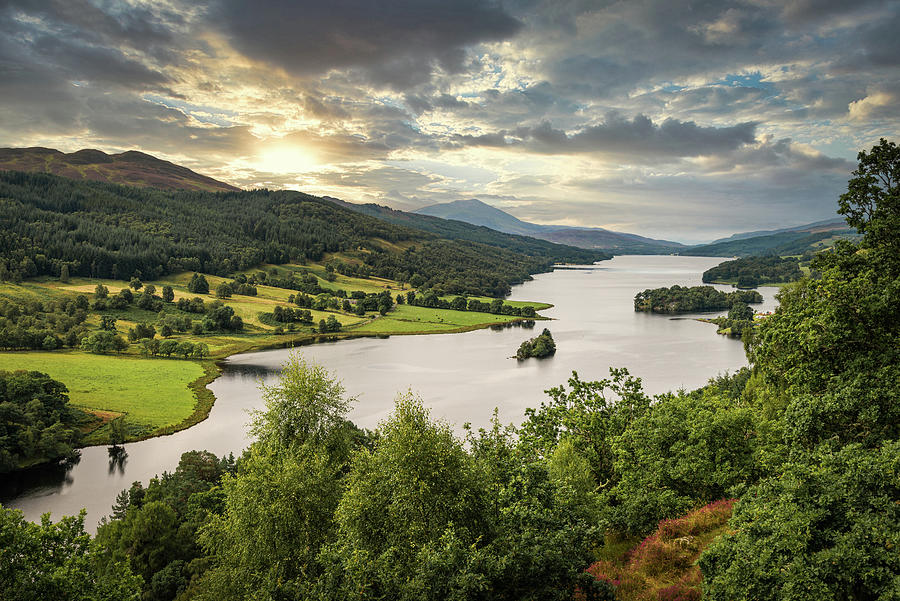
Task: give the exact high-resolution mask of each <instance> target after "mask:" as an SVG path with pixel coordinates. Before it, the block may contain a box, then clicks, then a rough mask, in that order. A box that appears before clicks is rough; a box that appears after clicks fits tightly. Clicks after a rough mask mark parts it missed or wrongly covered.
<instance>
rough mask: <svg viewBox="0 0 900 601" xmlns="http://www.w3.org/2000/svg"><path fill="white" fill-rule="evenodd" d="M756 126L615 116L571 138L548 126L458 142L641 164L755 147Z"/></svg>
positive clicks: (469, 137) (463, 138)
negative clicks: (610, 157) (606, 157)
mask: <svg viewBox="0 0 900 601" xmlns="http://www.w3.org/2000/svg"><path fill="white" fill-rule="evenodd" d="M756 127H757V124H756V123H753V122H747V123H740V124H738V125H735V126H732V127H721V128H716V127H702V126H699V125H697V124H696V123H694V122H692V121H689V122H685V121H678V120H675V119H666V120H665V121H663V122H662V123H659V124H654V123H653V121H651V120H650V119H649V118H648V117H646V116H645V115H637V116H635V117H634V118H633V119H631V120H628V119H625V118H623V117H622V116H620V115H618V114H615V113H612V114H609V115H607V116H606V119H605V121H604V122H603V123H600V124H598V125H592V126H586V127H582V128H580V129H578V130H577V131H575V132H573V133H568V132H565V131H563V130H561V129H555V128H553V126H552V125H550V123H549V122H543V123H541V124H540V125H538V126H536V127H522V128H518V129H516V130H513V131H504V132H497V133H492V134H483V135H478V136H472V135H460V136H454V138H453V141H454V142H455V143H458V144H463V145H468V146H490V147H505V146H510V147H523V148H526V149H527V150H529V151H532V152H539V153H544V154H573V153H604V154H616V155H620V156H625V155H627V156H629V157H631V158H632V159H633V160H634V159H635V158H637V160H639V161H644V160H648V159H652V160H657V159H662V158H667V157H668V158H674V157H693V156H703V155H713V154H717V153H721V152H723V151H728V150H733V149H735V148H738V147H740V146H742V145H744V144H750V143H752V142H754V141H755V131H756Z"/></svg>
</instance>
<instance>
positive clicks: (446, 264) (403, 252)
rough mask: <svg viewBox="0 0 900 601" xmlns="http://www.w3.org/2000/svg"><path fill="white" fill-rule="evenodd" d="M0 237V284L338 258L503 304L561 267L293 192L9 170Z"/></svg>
mask: <svg viewBox="0 0 900 601" xmlns="http://www.w3.org/2000/svg"><path fill="white" fill-rule="evenodd" d="M0 226H2V232H0V259H2V260H0V279H9V278H28V277H33V276H37V275H51V276H58V275H60V273H61V270H62V268H63V266H64V265H65V266H66V267H67V270H68V272H69V274H70V275H72V276H76V275H77V276H88V277H107V278H113V279H123V278H125V279H127V278H130V277H132V276H133V275H135V274H136V273H139V274H140V277H142V278H145V279H153V278H157V277H160V276H161V275H164V274H170V273H175V272H178V271H201V272H206V273H212V274H217V275H226V274H230V273H233V272H235V271H238V270H242V269H248V268H250V267H254V266H257V265H260V264H262V263H273V264H284V263H287V262H292V261H293V262H300V263H302V262H305V261H321V260H325V259H329V260H330V259H333V258H334V257H337V260H338V262H347V263H350V264H353V265H356V266H357V270H358V269H360V268H361V269H363V270H364V271H366V272H367V273H369V274H371V275H377V276H382V277H387V278H390V279H395V280H398V281H412V280H414V279H415V280H422V282H421V283H424V284H425V285H426V286H428V287H431V288H434V289H435V291H436V292H438V293H444V294H455V293H473V294H483V295H488V296H503V295H505V294H508V293H509V290H510V286H511V285H512V284H516V283H520V282H522V281H525V280H526V279H529V278H530V274H533V273H538V272H542V271H547V270H549V269H551V267H552V265H553V264H554V263H555V262H557V261H559V260H564V259H565V256H563V255H559V256H554V255H552V254H544V255H530V254H524V253H522V252H516V251H513V250H509V249H507V248H502V247H498V246H491V245H488V244H483V243H478V242H471V241H468V240H448V239H446V238H442V237H440V236H438V235H435V234H432V233H429V232H424V231H421V230H416V229H411V228H408V227H403V226H399V225H394V224H391V223H388V222H386V221H383V220H380V219H376V218H373V217H370V216H367V215H362V214H360V213H357V212H355V211H351V210H349V209H346V208H342V207H340V206H337V205H336V204H335V203H333V202H331V201H328V200H324V199H321V198H317V197H314V196H309V195H306V194H302V193H300V192H293V191H269V190H254V191H249V192H228V193H215V194H214V193H210V192H198V191H169V192H167V191H163V190H157V189H153V188H135V187H127V186H117V185H113V184H105V183H98V182H87V181H76V180H71V179H67V178H61V177H57V176H53V175H47V174H37V173H31V174H29V173H21V172H13V171H9V172H2V173H0ZM598 258H603V256H598ZM416 276H418V278H416ZM417 285H420V284H417Z"/></svg>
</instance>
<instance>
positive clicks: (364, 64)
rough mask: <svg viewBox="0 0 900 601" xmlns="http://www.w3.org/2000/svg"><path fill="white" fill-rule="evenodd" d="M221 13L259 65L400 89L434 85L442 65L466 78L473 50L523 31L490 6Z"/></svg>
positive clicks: (340, 5)
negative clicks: (352, 74) (354, 73)
mask: <svg viewBox="0 0 900 601" xmlns="http://www.w3.org/2000/svg"><path fill="white" fill-rule="evenodd" d="M213 14H214V15H216V17H217V18H218V22H219V23H220V24H221V26H222V27H223V29H224V30H225V31H226V33H227V34H228V35H229V36H230V39H231V42H232V44H233V45H234V46H235V47H236V48H237V49H238V50H240V51H241V52H243V53H245V54H246V55H247V56H249V57H251V58H254V59H256V60H260V61H263V62H266V63H269V64H271V65H273V66H276V67H281V68H283V69H285V70H286V71H288V72H291V73H294V74H299V75H320V74H323V73H325V72H327V71H328V70H330V69H348V68H350V69H352V68H358V69H361V70H362V71H363V72H365V74H366V75H367V76H368V78H369V79H370V80H371V81H373V82H374V83H377V84H386V85H389V86H392V87H394V88H398V89H404V88H408V87H410V86H412V85H414V84H417V83H421V82H424V81H426V80H427V79H428V78H429V77H430V75H431V73H432V71H433V70H434V68H435V67H436V66H440V67H441V68H442V69H443V70H444V71H447V72H459V71H461V70H462V69H463V68H464V64H465V60H466V59H465V49H466V47H467V46H470V45H473V44H477V43H479V42H486V41H494V40H500V39H504V38H507V37H509V36H511V35H513V34H515V33H516V32H517V31H518V30H519V23H518V21H516V20H515V19H514V18H513V17H511V16H510V15H509V14H507V13H506V12H504V11H503V9H502V8H501V7H500V6H499V5H498V4H496V3H495V2H491V1H488V0H452V1H448V0H380V1H371V0H332V1H330V2H319V1H316V2H296V1H293V0H268V1H264V2H254V3H248V2H243V1H241V0H222V1H221V3H220V5H219V6H218V8H213Z"/></svg>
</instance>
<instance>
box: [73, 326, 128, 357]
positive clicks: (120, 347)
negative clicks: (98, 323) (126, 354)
mask: <svg viewBox="0 0 900 601" xmlns="http://www.w3.org/2000/svg"><path fill="white" fill-rule="evenodd" d="M81 348H83V349H84V350H86V351H90V352H92V353H108V352H109V351H124V350H125V349H126V348H128V343H127V342H125V339H124V338H122V337H121V336H117V335H116V334H114V333H113V332H107V331H106V330H100V331H98V332H94V333H93V334H90V335H89V336H85V337H84V338H83V339H82V340H81Z"/></svg>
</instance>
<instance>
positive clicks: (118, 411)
mask: <svg viewBox="0 0 900 601" xmlns="http://www.w3.org/2000/svg"><path fill="white" fill-rule="evenodd" d="M0 369H3V370H17V369H25V370H34V371H41V372H44V373H46V374H48V375H49V376H50V377H51V378H53V379H56V380H59V381H61V382H63V383H64V384H65V385H66V387H67V388H68V389H69V400H70V402H71V404H72V405H73V406H74V407H77V408H79V409H81V410H83V411H85V412H87V413H91V414H94V415H96V416H98V417H101V418H103V417H107V418H108V417H119V416H125V420H126V423H127V424H128V429H129V433H130V434H131V435H132V436H133V437H134V438H141V437H146V436H148V435H155V434H157V433H162V432H160V430H163V431H165V430H167V429H171V428H174V427H177V426H178V425H179V424H181V423H182V422H184V421H185V420H188V419H189V418H190V417H191V415H192V414H193V413H194V410H195V406H196V405H197V398H196V394H195V392H194V391H193V390H192V389H191V388H190V385H191V383H193V382H195V381H197V380H200V379H202V378H203V377H204V376H206V375H208V371H209V368H208V367H205V366H204V364H203V363H201V362H197V361H181V360H177V359H141V358H136V357H129V356H116V355H93V354H90V353H84V352H80V351H53V352H43V351H24V352H14V353H0ZM204 386H205V385H204ZM210 406H211V403H210ZM207 413H208V409H207ZM197 421H199V420H197ZM194 423H196V422H194ZM172 431H174V430H172ZM100 435H101V437H102V432H101V433H100ZM95 438H96V437H95Z"/></svg>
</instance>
